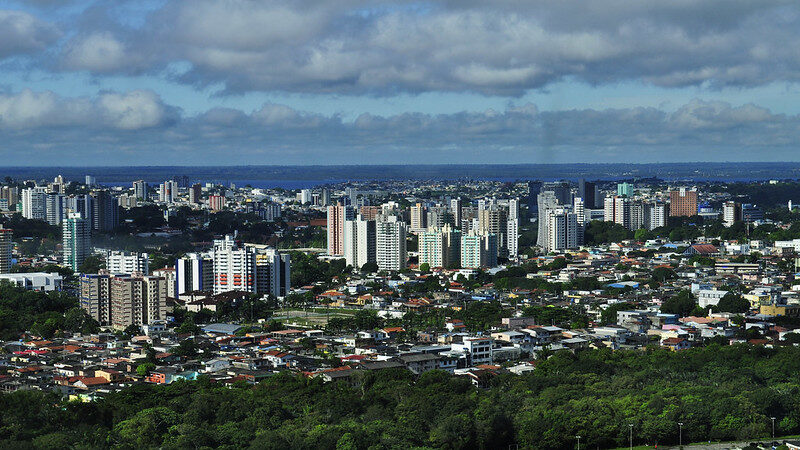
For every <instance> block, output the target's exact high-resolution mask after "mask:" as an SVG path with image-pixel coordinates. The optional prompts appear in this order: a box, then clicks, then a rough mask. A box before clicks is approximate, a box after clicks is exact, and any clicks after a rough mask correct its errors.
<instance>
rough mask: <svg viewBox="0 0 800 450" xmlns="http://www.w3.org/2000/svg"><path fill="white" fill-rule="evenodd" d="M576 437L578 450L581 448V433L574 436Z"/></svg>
mask: <svg viewBox="0 0 800 450" xmlns="http://www.w3.org/2000/svg"><path fill="white" fill-rule="evenodd" d="M575 437H576V438H577V439H578V450H581V435H580V434H579V435H577V436H575Z"/></svg>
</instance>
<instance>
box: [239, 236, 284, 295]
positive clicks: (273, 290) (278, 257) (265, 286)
mask: <svg viewBox="0 0 800 450" xmlns="http://www.w3.org/2000/svg"><path fill="white" fill-rule="evenodd" d="M245 246H246V247H249V248H252V249H253V250H254V252H255V255H256V273H255V275H256V277H255V278H256V292H257V293H258V294H263V295H272V296H273V297H283V296H285V295H286V294H287V293H288V292H289V290H290V289H291V285H290V282H291V269H290V268H291V263H290V256H289V255H288V254H281V253H278V251H277V250H276V249H274V248H272V247H268V246H266V245H256V244H245Z"/></svg>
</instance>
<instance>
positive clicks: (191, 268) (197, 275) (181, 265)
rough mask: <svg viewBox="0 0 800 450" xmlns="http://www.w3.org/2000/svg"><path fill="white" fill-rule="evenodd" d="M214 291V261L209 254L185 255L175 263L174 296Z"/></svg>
mask: <svg viewBox="0 0 800 450" xmlns="http://www.w3.org/2000/svg"><path fill="white" fill-rule="evenodd" d="M213 289H214V261H213V258H212V256H211V255H210V254H204V253H187V254H185V255H184V256H182V257H180V258H178V259H177V260H176V261H175V294H176V295H180V294H184V293H187V292H194V291H211V290H213Z"/></svg>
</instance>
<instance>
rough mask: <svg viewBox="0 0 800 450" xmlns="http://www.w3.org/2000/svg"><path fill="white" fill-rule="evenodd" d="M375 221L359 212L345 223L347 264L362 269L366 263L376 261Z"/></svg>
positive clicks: (345, 256)
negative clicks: (367, 218)
mask: <svg viewBox="0 0 800 450" xmlns="http://www.w3.org/2000/svg"><path fill="white" fill-rule="evenodd" d="M375 248H376V235H375V221H374V220H365V219H364V217H363V216H361V214H359V215H358V216H357V217H356V218H355V219H354V220H347V221H345V223H344V259H345V261H347V265H349V266H352V267H353V268H355V269H360V268H361V267H363V266H364V264H366V263H370V262H375V259H376V256H375V251H376V250H375Z"/></svg>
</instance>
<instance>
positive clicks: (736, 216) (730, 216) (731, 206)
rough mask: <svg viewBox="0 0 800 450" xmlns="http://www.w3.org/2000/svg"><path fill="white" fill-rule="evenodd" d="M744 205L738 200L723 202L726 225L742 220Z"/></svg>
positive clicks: (723, 217)
mask: <svg viewBox="0 0 800 450" xmlns="http://www.w3.org/2000/svg"><path fill="white" fill-rule="evenodd" d="M741 217H742V205H741V203H738V202H733V201H729V202H725V203H723V204H722V222H723V223H724V224H725V226H726V227H729V226H731V225H733V224H734V222H736V221H738V220H741Z"/></svg>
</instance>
